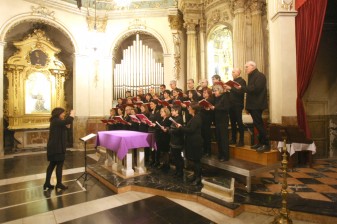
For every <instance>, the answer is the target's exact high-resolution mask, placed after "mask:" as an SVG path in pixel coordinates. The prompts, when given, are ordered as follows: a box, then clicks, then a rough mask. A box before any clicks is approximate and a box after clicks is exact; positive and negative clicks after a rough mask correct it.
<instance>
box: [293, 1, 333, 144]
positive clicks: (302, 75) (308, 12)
mask: <svg viewBox="0 0 337 224" xmlns="http://www.w3.org/2000/svg"><path fill="white" fill-rule="evenodd" d="M327 2H328V0H319V1H317V0H306V1H305V2H304V3H303V4H302V5H301V7H300V8H299V9H298V14H297V16H296V18H295V24H296V54H297V55H296V59H297V100H296V109H297V122H298V125H299V127H300V128H302V129H303V130H304V131H305V133H306V136H307V137H308V138H310V137H311V133H310V130H309V127H308V124H307V119H306V115H305V111H304V105H303V101H302V98H303V95H304V93H305V91H306V90H307V88H308V86H309V83H310V80H311V77H312V72H313V69H314V65H315V62H316V57H317V51H318V46H319V42H320V38H321V33H322V27H323V22H324V16H325V11H326V6H327Z"/></svg>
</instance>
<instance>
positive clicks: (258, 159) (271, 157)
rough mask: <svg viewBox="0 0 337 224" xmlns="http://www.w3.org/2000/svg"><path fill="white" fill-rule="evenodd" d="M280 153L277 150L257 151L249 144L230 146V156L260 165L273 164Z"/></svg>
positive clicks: (277, 159)
mask: <svg viewBox="0 0 337 224" xmlns="http://www.w3.org/2000/svg"><path fill="white" fill-rule="evenodd" d="M279 155H280V153H279V152H278V151H277V150H270V151H269V152H264V153H258V152H256V150H254V149H250V146H243V147H234V146H230V158H233V159H239V160H244V161H248V162H252V163H257V164H261V165H270V164H275V163H276V162H278V161H279V157H280V156H279Z"/></svg>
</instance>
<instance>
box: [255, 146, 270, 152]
mask: <svg viewBox="0 0 337 224" xmlns="http://www.w3.org/2000/svg"><path fill="white" fill-rule="evenodd" d="M268 151H270V145H262V146H261V147H259V148H257V149H256V152H259V153H262V152H268Z"/></svg>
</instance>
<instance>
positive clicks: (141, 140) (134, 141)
mask: <svg viewBox="0 0 337 224" xmlns="http://www.w3.org/2000/svg"><path fill="white" fill-rule="evenodd" d="M96 146H103V147H105V148H106V149H108V150H112V151H114V152H116V154H117V157H118V158H119V159H123V158H124V157H125V156H126V154H127V153H128V150H129V149H135V148H143V147H150V148H155V149H156V148H157V146H156V142H155V138H154V134H153V133H144V132H138V131H124V130H119V131H99V132H98V133H97V138H96Z"/></svg>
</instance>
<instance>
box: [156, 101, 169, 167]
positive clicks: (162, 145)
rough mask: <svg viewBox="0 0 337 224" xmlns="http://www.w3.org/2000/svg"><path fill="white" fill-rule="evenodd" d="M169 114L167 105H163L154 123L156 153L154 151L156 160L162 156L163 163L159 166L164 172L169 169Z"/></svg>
mask: <svg viewBox="0 0 337 224" xmlns="http://www.w3.org/2000/svg"><path fill="white" fill-rule="evenodd" d="M170 116H171V113H170V110H169V109H168V108H167V107H163V108H161V109H160V117H161V118H160V119H159V121H157V122H158V123H159V124H160V126H159V125H158V124H156V126H155V127H156V131H155V136H156V144H157V153H156V161H159V160H160V156H162V159H163V164H162V166H161V167H160V168H161V169H162V170H163V171H164V172H168V171H169V169H170V165H169V151H170V133H169V128H170V126H171V121H170V120H169V118H170Z"/></svg>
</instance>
